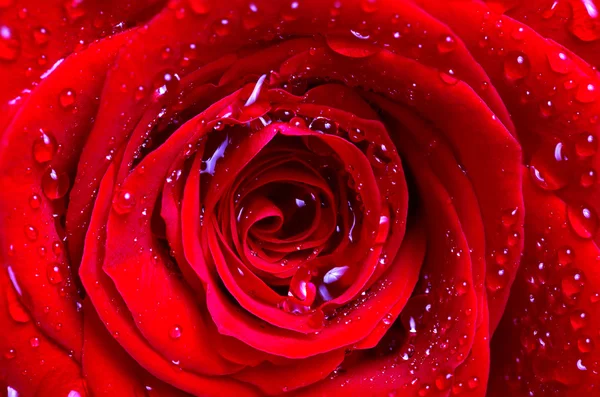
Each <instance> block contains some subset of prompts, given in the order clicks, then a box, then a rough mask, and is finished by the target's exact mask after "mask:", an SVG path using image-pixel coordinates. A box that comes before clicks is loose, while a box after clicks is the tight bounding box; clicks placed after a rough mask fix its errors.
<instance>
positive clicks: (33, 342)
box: [29, 336, 40, 347]
mask: <svg viewBox="0 0 600 397" xmlns="http://www.w3.org/2000/svg"><path fill="white" fill-rule="evenodd" d="M29 345H30V346H31V347H39V346H40V339H39V338H38V337H35V336H34V337H33V338H31V339H29Z"/></svg>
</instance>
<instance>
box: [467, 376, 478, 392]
mask: <svg viewBox="0 0 600 397" xmlns="http://www.w3.org/2000/svg"><path fill="white" fill-rule="evenodd" d="M467 387H468V388H469V390H475V389H477V387H479V378H478V377H476V376H473V377H471V378H470V379H469V380H468V381H467Z"/></svg>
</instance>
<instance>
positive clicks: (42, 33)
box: [33, 26, 50, 46]
mask: <svg viewBox="0 0 600 397" xmlns="http://www.w3.org/2000/svg"><path fill="white" fill-rule="evenodd" d="M49 39H50V32H48V29H46V28H45V27H43V26H40V27H37V28H34V29H33V41H35V43H36V44H37V45H39V46H43V45H45V44H47V43H48V40H49Z"/></svg>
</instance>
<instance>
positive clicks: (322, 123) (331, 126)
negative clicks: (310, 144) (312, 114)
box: [308, 117, 338, 134]
mask: <svg viewBox="0 0 600 397" xmlns="http://www.w3.org/2000/svg"><path fill="white" fill-rule="evenodd" d="M308 128H310V129H311V130H313V131H319V132H323V133H326V134H337V131H338V129H337V124H336V123H335V121H332V120H329V119H328V118H325V117H317V118H315V119H314V120H313V121H312V122H311V123H310V125H309V126H308Z"/></svg>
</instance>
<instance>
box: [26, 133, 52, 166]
mask: <svg viewBox="0 0 600 397" xmlns="http://www.w3.org/2000/svg"><path fill="white" fill-rule="evenodd" d="M57 147H58V145H57V143H56V140H55V139H54V137H53V136H52V135H51V134H50V133H46V132H44V131H43V130H40V136H39V137H38V138H36V139H35V141H33V148H32V154H33V158H34V160H35V161H36V162H38V163H39V164H44V163H47V162H49V161H52V159H53V158H54V154H55V153H56V149H57Z"/></svg>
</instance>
